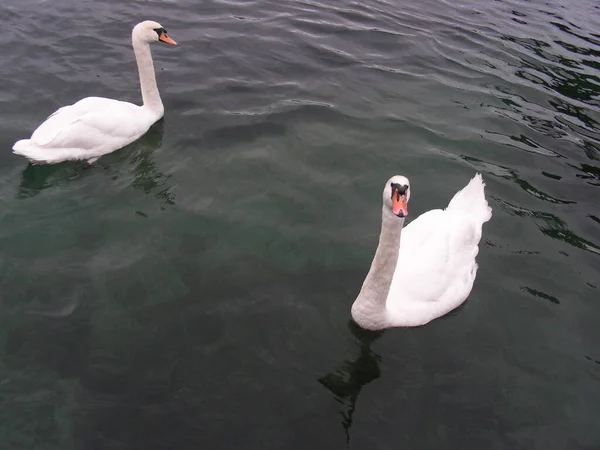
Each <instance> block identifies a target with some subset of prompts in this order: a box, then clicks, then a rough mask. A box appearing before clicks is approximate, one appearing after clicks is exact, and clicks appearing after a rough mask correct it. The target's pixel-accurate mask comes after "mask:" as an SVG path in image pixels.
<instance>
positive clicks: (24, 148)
mask: <svg viewBox="0 0 600 450" xmlns="http://www.w3.org/2000/svg"><path fill="white" fill-rule="evenodd" d="M131 37H132V43H133V50H134V52H135V59H136V62H137V66H138V71H139V76H140V87H141V90H142V100H143V105H142V106H137V105H134V104H133V103H129V102H122V101H119V100H113V99H110V98H102V97H87V98H84V99H81V100H79V101H78V102H77V103H74V104H73V105H68V106H64V107H62V108H60V109H58V110H56V111H55V112H54V113H53V114H51V115H50V116H49V117H48V118H47V119H46V120H45V121H44V122H43V123H42V124H41V125H40V126H39V127H38V128H37V129H36V130H35V131H34V132H33V134H32V135H31V138H30V139H22V140H20V141H17V142H16V143H15V144H14V146H13V153H15V154H17V155H21V156H24V157H25V158H27V159H28V160H29V161H31V162H32V163H33V164H54V163H58V162H62V161H67V160H82V159H83V160H88V162H90V163H91V162H93V161H95V160H96V159H98V158H99V157H100V156H102V155H104V154H106V153H110V152H113V151H115V150H117V149H120V148H122V147H125V146H126V145H127V144H130V143H132V142H133V141H135V140H136V139H138V138H140V137H141V136H142V135H143V134H144V133H146V131H148V129H149V128H150V127H151V126H152V124H153V123H154V122H156V121H157V120H159V119H160V118H161V117H162V116H163V114H164V107H163V104H162V101H161V99H160V94H159V93H158V87H157V86H156V77H155V74H154V65H153V63H152V56H151V54H150V45H149V44H150V42H155V41H161V42H165V43H167V44H172V45H175V44H176V42H175V41H174V40H173V39H171V38H170V37H169V36H168V35H167V30H165V29H164V28H163V27H162V26H161V25H160V24H159V23H157V22H153V21H151V20H146V21H144V22H140V23H138V24H137V25H136V26H135V27H134V28H133V32H132V34H131Z"/></svg>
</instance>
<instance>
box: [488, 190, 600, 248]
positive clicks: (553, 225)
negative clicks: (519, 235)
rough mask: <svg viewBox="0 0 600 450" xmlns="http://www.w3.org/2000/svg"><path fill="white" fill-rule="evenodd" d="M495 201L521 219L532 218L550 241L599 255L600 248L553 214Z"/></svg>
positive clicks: (500, 200)
mask: <svg viewBox="0 0 600 450" xmlns="http://www.w3.org/2000/svg"><path fill="white" fill-rule="evenodd" d="M495 200H496V201H498V203H500V204H501V205H503V206H504V207H505V208H506V209H507V210H508V211H510V212H511V213H512V214H515V215H517V216H521V217H527V216H529V217H532V218H533V220H534V222H535V224H536V225H537V227H538V228H539V230H540V231H541V232H542V233H544V234H545V235H546V236H549V237H551V238H552V239H557V240H559V241H563V242H565V243H567V244H569V245H572V246H573V247H577V248H580V249H582V250H586V251H588V252H592V253H596V254H599V255H600V246H598V245H596V244H594V243H592V242H590V241H587V240H585V239H583V238H582V237H580V236H578V235H576V234H575V233H574V232H573V231H571V230H570V229H569V228H568V226H567V224H566V222H565V221H563V220H562V219H560V218H559V217H557V216H555V215H554V214H551V213H546V212H542V211H533V210H530V209H527V208H523V207H521V206H517V205H513V204H512V203H509V202H507V201H505V200H502V199H499V198H495Z"/></svg>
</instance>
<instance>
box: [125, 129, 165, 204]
mask: <svg viewBox="0 0 600 450" xmlns="http://www.w3.org/2000/svg"><path fill="white" fill-rule="evenodd" d="M164 128H165V123H164V118H163V119H161V120H159V121H158V122H157V123H155V124H154V125H153V126H152V128H150V130H149V131H148V132H147V133H146V134H145V135H144V136H143V137H142V138H141V139H140V140H139V141H137V142H136V143H134V144H133V145H135V148H133V149H132V151H131V152H130V154H131V153H132V154H133V157H132V158H131V162H132V163H133V164H134V167H133V169H132V170H131V172H130V173H131V174H132V175H133V177H134V179H133V184H132V186H133V187H134V188H136V189H140V190H142V191H144V192H145V193H146V194H152V195H154V198H156V199H157V200H159V202H160V203H161V209H164V207H165V205H174V204H175V194H174V193H173V192H172V186H171V185H169V184H168V181H169V179H170V178H171V175H165V174H164V173H163V172H161V171H160V169H159V168H158V166H157V165H156V161H155V160H154V159H153V158H152V153H153V152H154V151H155V150H156V149H157V148H159V147H161V146H162V139H163V135H164ZM136 144H137V145H136Z"/></svg>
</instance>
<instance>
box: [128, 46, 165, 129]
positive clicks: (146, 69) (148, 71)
mask: <svg viewBox="0 0 600 450" xmlns="http://www.w3.org/2000/svg"><path fill="white" fill-rule="evenodd" d="M132 41H133V51H134V53H135V60H136V62H137V66H138V72H139V76H140V88H141V91H142V101H143V103H144V106H145V107H147V108H148V109H150V110H152V111H153V112H155V113H156V114H158V115H159V117H162V115H163V114H164V106H163V104H162V100H161V98H160V93H159V92H158V86H157V85H156V74H155V72H154V63H153V61H152V54H151V53H150V45H149V43H148V42H145V41H143V40H141V39H139V38H136V36H135V34H134V35H133V38H132Z"/></svg>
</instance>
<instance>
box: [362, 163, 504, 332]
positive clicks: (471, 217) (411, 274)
mask: <svg viewBox="0 0 600 450" xmlns="http://www.w3.org/2000/svg"><path fill="white" fill-rule="evenodd" d="M484 187H485V183H484V182H483V179H482V177H481V174H479V173H478V174H476V175H475V176H474V177H473V178H472V179H471V181H470V182H469V184H468V185H467V186H465V187H464V188H463V189H461V190H460V191H458V192H457V193H456V194H455V195H454V197H453V198H452V200H450V203H449V204H448V206H447V207H446V209H443V210H442V209H433V210H431V211H427V212H426V213H423V214H422V215H420V216H419V217H417V218H416V219H415V220H413V221H412V222H411V223H410V224H409V225H407V226H406V227H405V228H404V229H403V225H404V220H405V218H406V216H407V215H408V209H407V203H408V201H409V199H410V183H409V181H408V179H407V178H406V177H404V176H401V175H395V176H393V177H392V178H390V179H389V180H388V181H387V183H386V184H385V188H384V190H383V208H382V217H381V234H380V236H379V245H378V247H377V251H376V252H375V257H374V258H373V262H372V264H371V268H370V270H369V272H368V274H367V276H366V278H365V280H364V282H363V285H362V288H361V290H360V293H359V294H358V297H357V298H356V300H355V301H354V303H353V304H352V308H351V314H352V318H353V320H354V321H355V322H356V323H357V324H358V325H360V326H361V327H362V328H365V329H368V330H381V329H384V328H392V327H415V326H421V325H425V324H427V323H428V322H430V321H432V320H433V319H436V318H438V317H441V316H443V315H445V314H447V313H449V312H450V311H452V310H453V309H455V308H457V307H458V306H460V305H461V304H462V303H463V302H464V301H465V300H466V299H467V297H468V296H469V294H470V293H471V289H472V288H473V282H474V281H475V275H476V274H477V267H478V266H477V262H476V261H475V257H476V256H477V253H478V252H479V247H478V245H479V241H480V239H481V233H482V227H483V224H484V223H485V222H487V221H488V220H490V218H491V217H492V209H491V208H490V206H489V205H488V203H487V201H486V199H485V193H484Z"/></svg>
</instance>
